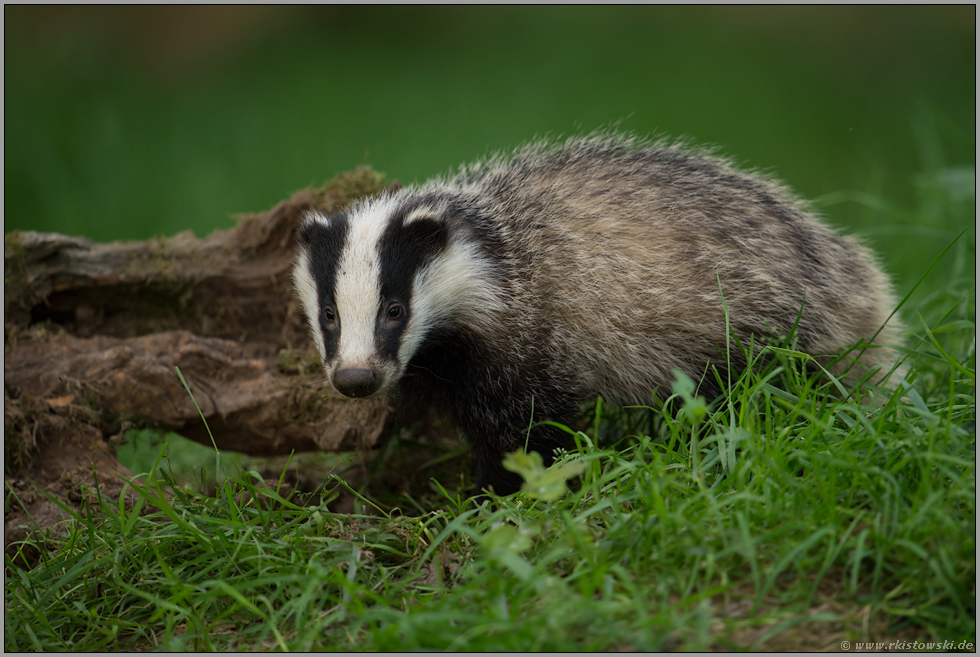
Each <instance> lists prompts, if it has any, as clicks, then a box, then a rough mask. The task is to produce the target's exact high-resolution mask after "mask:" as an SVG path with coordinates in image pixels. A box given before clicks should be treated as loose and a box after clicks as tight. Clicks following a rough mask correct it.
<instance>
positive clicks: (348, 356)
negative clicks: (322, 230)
mask: <svg viewBox="0 0 980 657" xmlns="http://www.w3.org/2000/svg"><path fill="white" fill-rule="evenodd" d="M393 210H394V203H392V202H391V201H390V200H388V199H384V200H380V201H378V202H376V203H371V204H369V205H368V206H367V207H365V208H363V209H361V210H358V211H355V212H354V213H353V214H352V215H351V216H350V217H348V221H349V229H348V233H347V243H346V245H345V247H344V251H343V256H342V257H341V260H340V264H339V267H338V268H337V284H336V289H335V290H334V302H335V303H336V304H337V314H338V316H339V317H340V345H339V349H338V359H337V363H338V367H340V368H350V367H357V368H363V369H370V367H371V365H372V361H373V360H374V352H375V346H374V325H375V321H376V319H377V317H378V308H380V306H381V283H380V279H381V263H380V262H379V261H378V242H380V241H381V236H382V235H383V234H384V231H385V229H386V228H387V226H388V218H389V217H390V216H391V213H392V212H393Z"/></svg>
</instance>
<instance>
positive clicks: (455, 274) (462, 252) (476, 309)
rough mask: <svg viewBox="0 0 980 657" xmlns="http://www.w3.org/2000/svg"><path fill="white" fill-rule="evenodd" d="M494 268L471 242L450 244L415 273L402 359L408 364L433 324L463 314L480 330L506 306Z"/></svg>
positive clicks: (401, 349) (401, 353)
mask: <svg viewBox="0 0 980 657" xmlns="http://www.w3.org/2000/svg"><path fill="white" fill-rule="evenodd" d="M491 271H492V268H491V266H490V263H489V262H487V261H486V260H485V259H484V257H482V256H481V255H480V254H479V253H478V252H477V249H476V248H475V247H474V246H473V245H471V244H465V243H454V244H450V245H449V247H448V248H447V249H446V251H445V252H444V253H443V254H442V255H440V256H438V257H436V258H435V259H434V260H433V261H432V262H431V263H429V265H428V266H427V267H424V268H422V269H420V270H419V271H418V272H417V273H416V274H415V281H414V288H413V292H412V308H411V319H410V320H409V322H408V327H407V328H406V329H405V333H404V334H403V335H402V344H401V347H399V350H398V361H399V363H400V364H402V366H403V367H404V364H406V363H407V362H408V361H409V360H411V358H412V356H413V355H414V354H415V352H416V350H418V348H419V345H420V344H421V343H422V341H423V340H424V339H425V336H426V335H427V334H428V332H429V331H430V330H432V328H433V327H435V326H438V325H440V324H443V323H445V322H446V321H447V320H449V319H450V318H460V319H461V320H462V321H465V322H466V324H467V326H469V327H470V328H474V329H477V330H479V329H480V328H481V327H480V324H481V322H491V321H493V316H494V314H495V313H499V312H503V311H504V310H505V308H504V305H503V302H502V301H501V300H500V298H499V296H500V295H495V294H493V288H492V283H490V281H491V280H492V274H491Z"/></svg>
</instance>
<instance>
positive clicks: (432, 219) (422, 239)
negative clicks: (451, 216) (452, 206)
mask: <svg viewBox="0 0 980 657" xmlns="http://www.w3.org/2000/svg"><path fill="white" fill-rule="evenodd" d="M446 215H447V209H446V207H445V205H435V206H434V205H428V204H426V205H421V206H419V207H417V208H415V209H413V210H411V211H410V212H409V213H408V214H406V215H405V219H404V220H403V221H402V231H403V233H402V234H403V235H405V237H406V238H407V239H408V240H409V241H411V242H412V243H414V244H416V245H417V247H418V248H420V249H422V250H423V251H426V252H428V251H441V250H442V249H443V248H445V246H446V243H447V242H448V239H449V227H448V226H447V221H446Z"/></svg>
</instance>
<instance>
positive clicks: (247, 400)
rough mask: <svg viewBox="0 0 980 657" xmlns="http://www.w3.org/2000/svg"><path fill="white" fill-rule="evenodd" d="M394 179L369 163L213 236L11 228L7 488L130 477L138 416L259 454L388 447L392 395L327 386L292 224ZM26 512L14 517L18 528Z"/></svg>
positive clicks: (52, 487) (141, 421) (143, 422)
mask: <svg viewBox="0 0 980 657" xmlns="http://www.w3.org/2000/svg"><path fill="white" fill-rule="evenodd" d="M383 187H384V178H383V176H382V175H381V174H378V173H376V172H374V171H371V170H370V169H367V168H359V169H358V170H356V171H355V172H352V173H347V174H341V175H340V176H338V177H337V178H335V179H334V180H333V181H332V182H331V183H329V184H327V185H326V186H325V187H324V188H323V189H321V190H303V191H300V192H297V193H296V194H294V195H293V197H292V198H290V199H289V200H286V201H283V202H281V203H279V204H278V205H277V206H276V207H274V208H272V209H271V210H269V211H268V212H264V213H262V214H255V215H248V216H245V217H241V218H239V219H238V222H237V225H236V226H235V227H233V228H230V229H227V230H218V231H215V232H214V233H212V234H211V235H209V236H208V237H206V238H204V239H197V238H195V237H194V236H193V234H191V233H190V232H186V233H181V234H179V235H176V236H174V237H171V238H166V239H155V240H148V241H144V242H113V243H108V244H96V243H93V242H91V241H89V240H87V239H84V238H78V237H68V236H64V235H59V234H53V233H36V232H31V231H23V232H15V233H11V234H8V235H6V236H5V240H4V306H5V316H4V428H5V431H4V434H5V435H4V454H5V478H6V479H7V480H8V495H9V494H10V492H11V491H13V490H16V489H18V487H20V488H23V481H24V479H25V478H30V479H31V480H32V481H34V482H35V483H36V484H37V485H39V486H41V487H43V488H45V489H46V490H49V491H50V492H52V493H53V494H58V495H59V497H63V498H70V497H71V495H70V490H71V488H72V486H73V485H74V484H70V485H68V487H67V488H65V490H61V489H60V488H59V486H60V487H62V488H64V487H65V486H64V485H63V480H64V478H65V473H66V472H72V473H74V474H73V475H72V476H73V477H77V476H84V475H83V474H82V473H80V472H76V470H78V469H79V468H81V469H82V470H84V471H85V472H87V473H88V475H89V476H91V474H92V468H93V467H94V468H95V475H96V476H97V477H98V478H99V480H100V481H101V482H120V484H119V485H120V486H121V482H122V481H124V480H125V479H126V478H128V477H129V476H130V475H129V473H128V472H126V471H125V468H123V467H122V466H121V465H120V464H119V463H118V461H116V460H115V456H114V454H113V452H112V450H111V449H109V447H108V444H107V441H109V440H110V439H111V438H112V437H113V436H115V435H117V434H119V433H121V432H122V431H123V430H124V429H125V428H127V427H132V426H138V427H152V428H156V429H160V430H165V431H175V432H178V433H180V434H182V435H184V436H186V437H188V438H191V439H193V440H196V441H198V442H201V443H203V444H205V445H209V446H210V445H211V437H210V436H211V435H213V437H214V441H215V443H216V444H217V446H218V447H219V448H222V449H228V450H235V451H239V452H244V453H247V454H251V455H255V456H271V455H278V454H288V453H290V452H291V451H294V450H295V451H310V450H322V451H329V452H339V451H350V450H357V449H370V448H372V447H374V446H376V445H377V444H378V442H379V440H380V439H381V438H382V436H383V435H384V434H385V431H386V428H387V426H388V424H389V422H390V418H391V415H392V409H391V408H389V406H388V405H387V403H386V402H384V401H382V400H378V401H374V402H368V403H365V402H363V401H362V402H359V403H349V402H348V400H345V399H343V398H341V397H340V396H339V395H336V394H335V393H334V394H331V393H330V392H329V391H328V388H327V386H325V383H324V381H323V378H322V376H321V375H320V374H319V372H320V369H319V362H318V359H317V356H316V354H315V351H314V350H313V348H312V345H311V343H310V340H309V337H308V333H307V328H306V326H305V322H304V319H303V317H302V314H301V312H300V309H299V307H298V306H297V304H296V302H295V301H294V298H293V294H292V280H291V269H292V263H293V259H294V239H295V238H294V231H295V228H296V226H297V224H298V223H299V221H300V220H301V219H302V217H303V216H304V215H305V213H306V212H307V211H309V210H310V209H312V208H319V209H322V210H324V211H326V212H332V211H334V210H336V209H337V208H339V207H341V206H343V205H345V204H346V203H349V202H350V201H352V200H353V199H355V198H357V197H359V196H363V195H367V194H375V193H378V192H379V191H381V190H382V189H383ZM175 367H179V368H180V371H181V373H182V374H183V376H184V378H185V379H186V381H187V383H188V386H189V387H190V390H191V392H192V393H193V399H192V398H191V396H190V395H188V393H187V391H186V390H185V389H184V387H183V384H182V383H181V381H180V379H179V378H178V376H177V373H176V371H175V369H174V368H175ZM195 401H196V403H197V405H198V406H199V407H200V411H201V413H203V415H204V418H205V420H206V421H207V427H205V425H204V422H202V420H201V413H199V412H198V408H197V406H195ZM208 429H210V435H209V432H208ZM66 458H67V459H68V460H67V461H66V460H65V459H66ZM117 494H118V491H117ZM19 497H21V498H23V497H24V496H23V495H19ZM27 497H31V496H27ZM34 498H39V499H43V496H34ZM35 501H36V500H35ZM7 507H8V508H7V511H8V513H15V514H17V513H19V514H24V513H29V512H31V509H30V508H26V509H20V508H19V507H20V505H19V504H14V505H10V504H8V505H7ZM55 515H57V514H55ZM20 520H23V519H22V518H21V519H20ZM20 520H18V518H10V517H9V516H8V518H7V526H8V528H9V527H11V523H14V525H17V523H18V522H20ZM23 524H24V522H20V525H23ZM15 534H16V532H15ZM8 542H9V540H8Z"/></svg>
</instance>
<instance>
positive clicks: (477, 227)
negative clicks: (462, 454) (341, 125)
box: [294, 135, 898, 494]
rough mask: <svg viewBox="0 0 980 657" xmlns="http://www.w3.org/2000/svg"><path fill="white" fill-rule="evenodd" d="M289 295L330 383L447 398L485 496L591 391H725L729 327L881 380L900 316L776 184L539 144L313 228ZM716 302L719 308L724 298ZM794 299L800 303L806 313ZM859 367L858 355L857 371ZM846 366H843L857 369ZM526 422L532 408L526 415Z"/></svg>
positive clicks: (604, 144)
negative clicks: (684, 383)
mask: <svg viewBox="0 0 980 657" xmlns="http://www.w3.org/2000/svg"><path fill="white" fill-rule="evenodd" d="M299 235H300V249H299V256H298V260H297V263H296V266H295V270H294V279H295V287H296V290H297V294H298V297H299V299H300V302H301V303H302V305H303V308H304V310H305V312H306V315H307V318H308V320H309V324H310V329H311V332H312V336H313V340H314V342H315V343H316V347H317V349H318V350H319V352H320V356H321V358H322V360H323V366H324V370H325V372H326V376H327V378H328V380H329V381H330V382H331V384H332V385H333V386H334V387H335V388H336V389H337V390H338V391H339V392H340V393H342V394H344V395H346V396H348V397H374V396H378V395H387V394H391V393H396V392H397V394H398V395H400V396H402V397H403V401H407V402H409V403H417V404H425V405H429V406H434V407H435V408H437V409H440V410H441V411H442V412H444V413H445V414H446V415H447V416H448V417H449V418H450V419H451V420H453V421H454V422H455V423H456V424H457V425H458V426H459V428H460V429H462V431H463V433H464V434H465V435H466V436H467V437H468V439H469V441H470V443H471V444H472V447H473V452H474V455H475V460H476V479H477V485H478V487H479V488H480V489H482V488H487V489H493V490H495V491H496V492H497V493H499V494H507V493H511V492H514V491H516V490H517V489H518V488H519V487H520V483H521V480H520V478H519V477H518V476H516V475H514V474H512V473H510V472H508V471H506V470H505V469H503V467H502V466H501V458H502V456H503V455H504V454H505V453H506V452H509V451H512V450H514V449H517V448H518V447H523V446H525V440H526V439H527V448H528V450H529V451H532V450H533V451H537V452H539V453H541V454H542V456H543V457H544V458H545V461H546V463H547V462H550V461H551V459H552V457H553V450H554V449H555V448H557V447H562V446H567V443H566V441H565V438H564V436H565V434H564V433H563V432H560V431H557V430H555V429H553V428H551V427H547V426H536V427H535V428H534V429H532V430H531V432H530V434H529V436H528V434H527V429H528V427H529V425H530V423H531V422H532V419H533V421H534V422H535V423H537V422H540V421H543V420H555V421H559V422H563V423H565V422H567V421H569V419H570V418H571V417H572V416H573V415H574V414H575V413H576V411H577V410H578V409H579V407H580V405H581V403H582V402H583V401H587V400H589V399H590V398H595V396H597V395H601V396H602V397H603V398H604V399H606V400H607V401H610V402H613V403H617V404H649V403H650V400H651V393H653V392H654V391H656V394H658V395H660V396H662V397H664V396H667V395H669V394H670V390H671V383H672V381H673V379H674V375H673V374H672V370H674V369H677V370H680V371H682V372H684V373H685V374H687V375H688V376H689V377H691V378H692V379H693V380H695V381H701V386H702V388H701V389H702V391H704V390H707V391H708V392H709V393H718V392H720V390H718V388H717V386H716V384H715V383H714V382H715V380H716V379H715V377H714V376H713V375H712V373H711V370H710V367H711V366H715V367H717V368H718V369H719V370H722V371H724V370H725V369H726V368H727V367H728V365H729V363H730V364H731V366H732V367H733V368H738V367H744V365H745V361H744V358H743V357H742V356H741V354H740V353H739V352H738V350H737V349H731V350H729V351H730V354H729V355H728V357H726V348H725V345H726V337H727V336H726V318H725V304H727V309H728V315H729V317H728V323H729V325H730V328H731V332H732V333H733V334H734V335H735V336H737V337H738V338H739V339H741V340H742V341H743V343H747V340H748V339H749V337H750V336H753V335H754V336H755V340H756V342H758V341H759V340H764V339H766V338H772V337H774V336H775V337H778V336H785V335H786V334H787V333H788V332H789V331H790V330H791V329H792V327H793V325H794V323H795V322H796V321H797V319H799V324H798V326H797V329H796V336H797V344H796V348H797V349H799V350H801V351H804V352H807V353H810V354H814V355H826V354H833V353H835V352H839V351H841V350H842V349H844V348H846V347H849V346H852V345H854V344H855V343H858V342H859V341H862V340H863V341H864V342H865V343H868V342H871V343H872V344H873V347H872V348H869V349H865V350H863V351H861V350H857V351H855V352H854V353H853V354H852V355H851V358H850V362H851V363H852V364H853V363H854V362H858V365H859V367H865V368H880V371H881V372H882V373H885V372H887V371H888V369H889V368H890V367H891V366H892V364H893V362H894V352H892V351H891V350H890V349H889V348H887V347H886V346H885V345H889V344H894V343H896V342H897V337H898V336H897V331H898V325H897V321H896V320H894V319H893V320H891V321H889V319H888V318H889V314H890V313H891V312H892V310H893V308H894V307H895V304H894V299H893V296H892V292H891V288H890V283H889V281H888V279H887V278H886V276H885V275H884V274H883V273H882V271H881V270H880V269H879V267H878V266H877V265H876V264H875V259H874V257H873V256H872V254H871V253H870V252H869V251H868V250H867V249H866V248H864V247H863V246H861V245H860V244H859V243H857V242H856V241H855V240H854V239H852V238H850V237H845V236H841V235H839V234H837V233H835V232H834V231H832V230H831V229H829V228H828V227H827V226H825V225H824V224H823V223H821V222H820V221H819V220H818V219H817V218H816V217H815V216H814V215H813V214H812V213H810V212H808V211H807V210H806V209H805V207H804V206H803V204H802V203H801V202H800V201H798V200H797V199H795V198H794V197H793V196H792V195H791V194H790V193H789V192H788V191H787V190H786V189H785V188H783V187H782V186H780V185H779V184H777V183H775V182H773V181H771V180H768V179H766V178H764V177H761V176H759V175H756V174H749V173H744V172H740V171H738V170H736V169H735V168H734V167H733V166H732V165H731V164H730V163H729V162H727V161H726V160H724V159H721V158H718V157H714V156H712V155H709V154H707V153H703V152H700V151H696V150H692V149H689V148H686V147H683V146H680V145H676V144H667V143H663V142H657V143H651V142H646V141H641V140H638V139H634V138H627V137H620V136H615V135H593V136H590V137H583V138H574V139H570V140H568V141H567V142H565V143H564V144H560V145H555V144H551V143H545V142H541V143H535V144H531V145H529V146H525V147H523V148H521V149H519V150H517V151H515V152H514V153H513V154H511V155H509V156H495V157H491V158H489V159H486V160H484V161H481V162H478V163H476V164H473V165H470V166H467V167H463V168H462V169H461V170H460V172H459V173H458V174H457V175H455V176H453V177H449V178H444V179H438V180H434V181H431V182H428V183H426V184H424V185H421V186H414V187H408V188H403V189H401V190H398V191H394V192H388V193H385V194H383V195H382V196H380V197H377V198H372V199H368V200H364V201H361V202H359V203H357V204H355V205H354V206H353V207H350V208H349V209H347V210H345V211H343V212H340V213H337V214H335V215H333V216H324V215H322V214H318V213H311V214H310V216H308V217H307V218H306V219H305V220H304V221H303V223H302V225H301V226H300V229H299ZM722 295H724V303H723V299H722ZM801 308H802V311H801ZM855 359H857V361H855ZM846 363H847V361H841V365H840V367H843V365H844V364H846ZM532 412H533V418H532Z"/></svg>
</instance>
